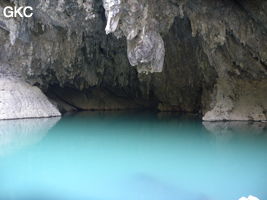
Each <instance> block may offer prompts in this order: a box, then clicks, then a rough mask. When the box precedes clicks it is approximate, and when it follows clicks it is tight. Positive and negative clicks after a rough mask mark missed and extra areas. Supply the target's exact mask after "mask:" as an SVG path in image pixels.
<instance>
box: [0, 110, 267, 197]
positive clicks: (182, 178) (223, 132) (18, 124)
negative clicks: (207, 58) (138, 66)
mask: <svg viewBox="0 0 267 200" xmlns="http://www.w3.org/2000/svg"><path fill="white" fill-rule="evenodd" d="M266 127H267V124H264V123H251V122H228V123H227V122H216V123H208V122H205V123H202V122H201V121H200V120H198V119H196V118H195V117H190V116H189V117H188V116H179V115H167V114H156V113H155V114H154V113H150V114H148V113H143V114H140V113H137V114H136V113H135V114H129V113H128V114H127V113H120V112H118V113H110V112H107V113H99V112H91V113H90V112H89V113H80V114H76V115H69V116H64V117H63V118H62V119H60V120H59V119H58V118H51V119H30V120H11V121H0V199H1V200H9V199H10V200H238V199H239V198H240V197H241V196H248V195H254V196H257V197H259V198H260V199H261V200H265V199H267V128H266Z"/></svg>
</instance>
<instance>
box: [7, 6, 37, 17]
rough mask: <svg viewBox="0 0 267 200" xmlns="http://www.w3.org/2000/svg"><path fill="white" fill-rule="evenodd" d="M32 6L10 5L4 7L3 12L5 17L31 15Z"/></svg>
mask: <svg viewBox="0 0 267 200" xmlns="http://www.w3.org/2000/svg"><path fill="white" fill-rule="evenodd" d="M32 11H33V8H32V7H31V6H26V7H16V6H15V7H14V8H13V7H11V6H7V7H5V8H4V11H3V14H4V16H5V17H6V18H11V17H21V18H23V17H26V18H29V17H32V15H33V13H32Z"/></svg>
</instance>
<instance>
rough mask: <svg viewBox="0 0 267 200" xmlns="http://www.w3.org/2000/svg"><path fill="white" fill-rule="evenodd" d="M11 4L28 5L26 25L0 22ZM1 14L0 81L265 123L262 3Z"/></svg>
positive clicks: (38, 8)
mask: <svg viewBox="0 0 267 200" xmlns="http://www.w3.org/2000/svg"><path fill="white" fill-rule="evenodd" d="M15 4H16V5H31V6H32V7H33V8H34V16H33V18H30V19H26V18H24V19H21V18H16V19H6V18H4V17H3V15H2V10H1V9H3V7H4V6H6V5H15ZM0 10H1V12H0V45H1V47H3V48H1V50H0V64H1V65H0V74H2V76H4V77H5V76H6V75H7V74H8V75H12V76H19V77H20V78H21V79H23V80H25V81H27V82H28V83H30V84H32V85H37V86H38V87H39V88H41V89H42V90H43V91H44V92H49V90H51V87H54V86H57V87H60V88H62V89H63V90H64V89H65V90H66V91H67V90H68V89H69V88H71V89H73V90H78V91H80V92H81V93H86V91H88V90H91V89H92V88H96V90H104V91H108V93H109V94H111V96H113V97H116V96H117V97H123V98H125V99H130V101H131V100H133V101H135V100H136V99H138V100H140V99H142V100H143V102H146V103H145V104H144V105H143V106H141V107H144V106H147V102H151V105H153V109H158V110H161V111H179V112H195V113H202V115H203V119H204V120H208V121H217V120H256V121H264V120H266V119H267V114H266V113H267V104H266V98H267V88H266V85H267V83H266V80H267V67H266V66H267V43H266V42H267V27H266V22H267V21H266V20H267V14H266V13H267V2H265V1H263V0H255V1H247V0H246V1H241V0H240V1H239V0H236V1H233V0H226V1H211V0H201V1H200V0H167V1H165V0H162V1H155V0H129V1H124V0H103V2H102V1H95V0H85V1H74V0H53V1H52V0H50V1H49V0H48V1H44V0H35V1H34V0H15V1H1V2H0ZM106 33H109V34H108V35H106ZM133 66H136V67H133ZM151 72H153V73H151ZM156 72H158V73H156ZM62 95H63V96H61V97H60V98H62V99H66V97H65V96H64V94H63V93H62ZM92 95H94V94H92ZM90 98H91V99H97V98H98V97H90ZM115 99H116V98H115ZM130 101H129V102H130ZM108 102H109V100H108V98H107V100H106V101H104V103H103V104H101V105H98V106H99V109H101V108H103V107H109V108H112V105H114V102H113V101H111V103H110V104H109V103H108ZM118 104H120V103H118ZM92 105H94V106H93V107H97V106H96V104H92ZM87 106H88V107H90V108H92V106H91V103H89V105H87ZM78 107H83V106H81V105H78ZM116 107H117V106H116ZM127 107H128V106H125V109H127ZM150 107H151V106H150Z"/></svg>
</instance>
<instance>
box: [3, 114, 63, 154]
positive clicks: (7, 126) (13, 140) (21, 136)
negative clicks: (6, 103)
mask: <svg viewBox="0 0 267 200" xmlns="http://www.w3.org/2000/svg"><path fill="white" fill-rule="evenodd" d="M59 119H60V118H57V117H54V118H41V119H19V120H0V156H4V155H5V154H7V153H10V152H12V151H15V150H19V149H20V148H22V147H24V146H28V145H31V144H35V143H37V142H39V141H40V140H41V139H42V138H43V137H44V136H45V134H46V133H47V132H48V130H49V129H51V128H52V127H53V126H54V125H55V124H56V123H57V122H58V121H59Z"/></svg>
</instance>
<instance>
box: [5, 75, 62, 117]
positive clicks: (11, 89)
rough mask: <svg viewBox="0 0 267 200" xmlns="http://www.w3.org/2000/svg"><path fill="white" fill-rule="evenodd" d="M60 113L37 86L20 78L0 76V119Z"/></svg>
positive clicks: (49, 115)
mask: <svg viewBox="0 0 267 200" xmlns="http://www.w3.org/2000/svg"><path fill="white" fill-rule="evenodd" d="M60 115H61V114H60V112H59V111H58V110H57V108H56V107H55V106H54V105H53V104H51V103H50V102H49V100H48V99H47V97H46V96H45V95H44V94H43V93H42V91H41V90H40V89H39V88H37V87H34V86H31V85H29V84H27V83H26V82H23V81H21V80H15V79H9V78H0V120H1V119H21V118H42V117H55V116H60Z"/></svg>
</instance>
